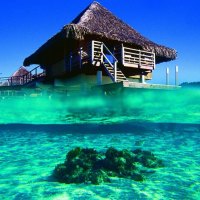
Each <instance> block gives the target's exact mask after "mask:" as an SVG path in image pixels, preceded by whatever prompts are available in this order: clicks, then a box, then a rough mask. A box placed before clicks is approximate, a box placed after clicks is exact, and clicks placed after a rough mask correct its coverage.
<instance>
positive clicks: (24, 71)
mask: <svg viewBox="0 0 200 200" xmlns="http://www.w3.org/2000/svg"><path fill="white" fill-rule="evenodd" d="M28 72H29V71H28V70H27V69H26V68H25V67H23V66H22V67H20V68H19V69H18V70H17V71H16V72H14V73H13V74H12V76H11V77H19V76H23V75H25V74H27V73H28Z"/></svg>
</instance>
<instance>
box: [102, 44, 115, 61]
mask: <svg viewBox="0 0 200 200" xmlns="http://www.w3.org/2000/svg"><path fill="white" fill-rule="evenodd" d="M102 45H103V47H105V49H106V50H107V51H108V53H109V54H110V55H111V56H112V57H113V58H114V59H115V61H116V62H118V60H117V58H115V56H114V55H113V53H112V52H111V51H110V50H109V49H108V47H107V46H106V45H105V44H104V43H103V42H102Z"/></svg>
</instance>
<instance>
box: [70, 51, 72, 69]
mask: <svg viewBox="0 0 200 200" xmlns="http://www.w3.org/2000/svg"><path fill="white" fill-rule="evenodd" d="M69 71H70V72H71V71H72V52H71V51H70V54H69Z"/></svg>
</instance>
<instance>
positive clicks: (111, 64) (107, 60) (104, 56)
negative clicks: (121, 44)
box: [102, 52, 117, 69]
mask: <svg viewBox="0 0 200 200" xmlns="http://www.w3.org/2000/svg"><path fill="white" fill-rule="evenodd" d="M102 55H103V57H104V58H105V59H106V60H107V61H108V63H109V64H110V65H111V67H112V68H113V69H114V65H113V64H112V63H111V62H110V60H109V59H108V58H107V56H106V55H105V54H104V53H103V52H102ZM116 62H117V61H116Z"/></svg>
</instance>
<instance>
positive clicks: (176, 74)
mask: <svg viewBox="0 0 200 200" xmlns="http://www.w3.org/2000/svg"><path fill="white" fill-rule="evenodd" d="M175 85H176V86H177V85H178V65H176V67H175Z"/></svg>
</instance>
